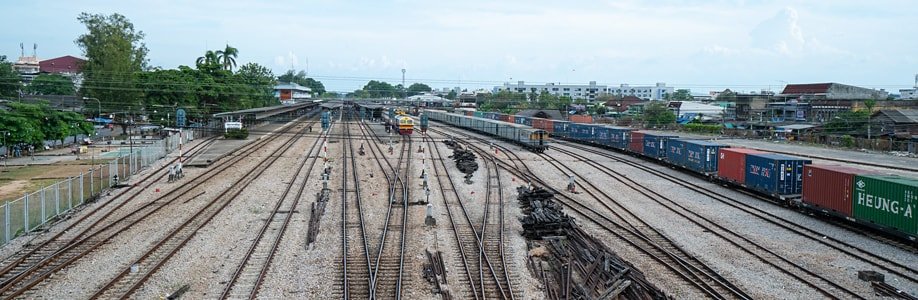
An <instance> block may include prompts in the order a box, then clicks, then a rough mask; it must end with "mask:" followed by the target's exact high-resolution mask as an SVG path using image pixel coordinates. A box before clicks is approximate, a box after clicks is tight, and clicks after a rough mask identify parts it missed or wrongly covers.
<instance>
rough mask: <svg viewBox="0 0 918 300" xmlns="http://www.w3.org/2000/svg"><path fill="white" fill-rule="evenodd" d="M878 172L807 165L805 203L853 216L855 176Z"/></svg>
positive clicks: (815, 207) (841, 214)
mask: <svg viewBox="0 0 918 300" xmlns="http://www.w3.org/2000/svg"><path fill="white" fill-rule="evenodd" d="M868 174H876V172H873V171H866V170H861V169H857V168H852V167H845V166H834V165H807V166H804V167H803V199H802V201H803V204H804V206H807V207H811V208H814V209H818V210H821V211H823V212H825V213H828V214H833V215H840V216H844V217H851V216H852V211H851V207H852V202H851V201H852V199H853V194H854V176H857V175H868Z"/></svg>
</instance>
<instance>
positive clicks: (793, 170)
mask: <svg viewBox="0 0 918 300" xmlns="http://www.w3.org/2000/svg"><path fill="white" fill-rule="evenodd" d="M811 163H812V161H811V160H808V159H802V158H797V157H793V156H787V155H781V154H775V153H762V154H748V155H746V187H748V188H750V189H753V190H757V191H760V192H764V193H768V194H772V195H799V194H801V193H802V192H803V165H808V164H811Z"/></svg>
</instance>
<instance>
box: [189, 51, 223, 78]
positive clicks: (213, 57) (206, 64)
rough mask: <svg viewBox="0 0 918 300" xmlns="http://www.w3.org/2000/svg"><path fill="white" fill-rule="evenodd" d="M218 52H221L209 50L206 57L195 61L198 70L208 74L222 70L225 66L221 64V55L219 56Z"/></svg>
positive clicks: (205, 54)
mask: <svg viewBox="0 0 918 300" xmlns="http://www.w3.org/2000/svg"><path fill="white" fill-rule="evenodd" d="M217 52H220V51H219V50H218V51H211V50H207V52H205V53H204V56H201V57H198V59H197V60H195V66H196V67H197V68H198V70H201V71H205V72H208V73H216V72H217V71H218V70H222V69H223V64H222V63H220V55H219V54H217Z"/></svg>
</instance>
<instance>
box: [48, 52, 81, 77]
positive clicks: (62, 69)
mask: <svg viewBox="0 0 918 300" xmlns="http://www.w3.org/2000/svg"><path fill="white" fill-rule="evenodd" d="M84 63H86V60H85V59H82V58H79V57H75V56H70V55H65V56H61V57H58V58H52V59H46V60H43V61H40V62H38V66H39V69H40V72H41V73H50V74H65V75H72V74H80V73H82V72H83V64H84Z"/></svg>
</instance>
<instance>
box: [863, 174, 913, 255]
mask: <svg viewBox="0 0 918 300" xmlns="http://www.w3.org/2000/svg"><path fill="white" fill-rule="evenodd" d="M852 202H853V203H854V205H853V209H852V210H853V214H854V218H855V219H857V221H858V222H860V223H863V224H867V225H868V226H872V227H875V228H879V229H882V230H885V231H888V232H892V233H894V234H897V235H900V236H905V237H907V238H909V239H911V240H913V241H914V240H916V238H918V218H915V213H918V211H916V210H918V180H916V179H914V178H906V177H901V176H891V175H857V176H855V177H854V195H853V198H852Z"/></svg>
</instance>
